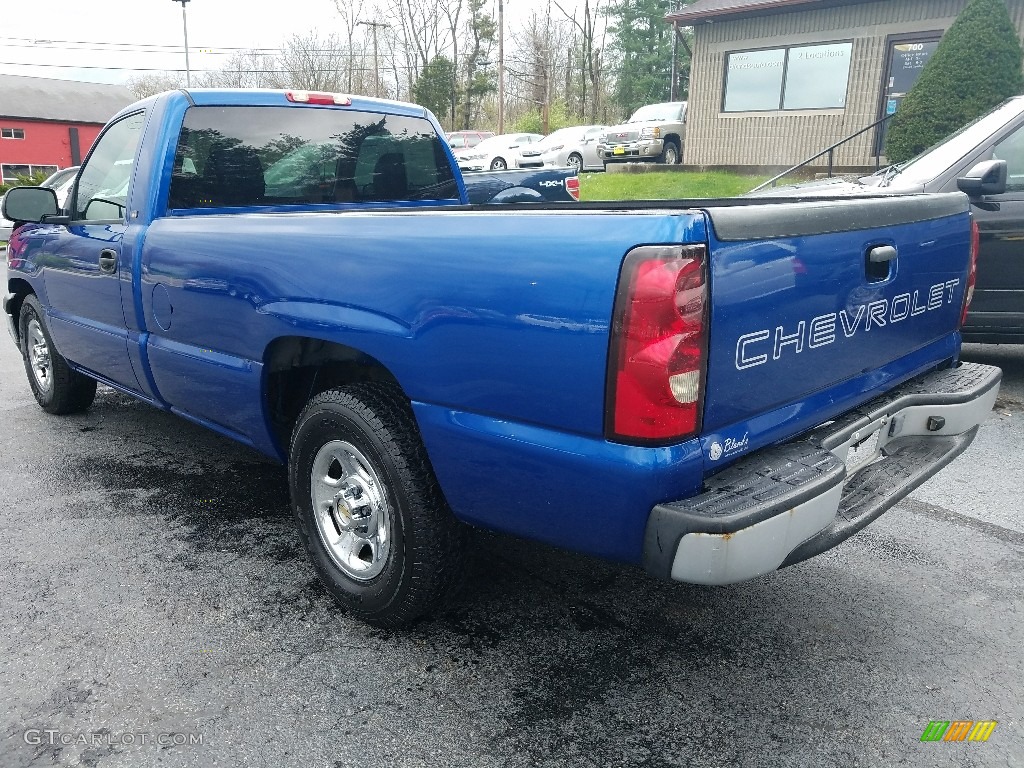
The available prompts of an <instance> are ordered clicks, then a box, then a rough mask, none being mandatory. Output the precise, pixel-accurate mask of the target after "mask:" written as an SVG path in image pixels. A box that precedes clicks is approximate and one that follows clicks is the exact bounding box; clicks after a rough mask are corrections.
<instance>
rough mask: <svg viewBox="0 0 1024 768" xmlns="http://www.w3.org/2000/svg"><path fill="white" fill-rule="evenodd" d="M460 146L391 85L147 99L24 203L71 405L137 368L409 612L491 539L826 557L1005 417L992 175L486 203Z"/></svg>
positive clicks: (337, 582)
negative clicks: (979, 281)
mask: <svg viewBox="0 0 1024 768" xmlns="http://www.w3.org/2000/svg"><path fill="white" fill-rule="evenodd" d="M441 137H442V134H441V133H440V129H439V126H438V125H437V123H436V121H435V120H434V119H433V118H432V117H431V115H430V114H429V113H428V112H426V111H424V110H423V109H421V108H417V107H413V106H410V105H402V104H397V103H390V102H382V101H376V100H364V99H360V98H357V97H352V98H347V97H340V96H326V97H320V96H317V97H316V98H312V99H311V98H310V97H309V95H308V94H299V95H298V96H296V95H295V94H291V93H285V92H271V91H203V90H197V91H187V92H186V91H178V92H172V93H166V94H162V95H159V96H156V97H153V98H150V99H148V100H145V101H142V102H139V103H137V104H135V105H133V106H130V107H128V108H126V109H125V110H124V111H123V112H121V113H120V114H119V115H117V116H116V117H115V118H114V119H113V120H112V121H111V123H110V124H109V125H108V126H107V127H106V128H105V129H104V131H103V133H102V134H101V136H100V137H99V139H98V140H97V142H96V144H95V146H94V147H93V149H92V150H91V153H90V155H89V157H88V158H87V159H86V161H85V163H84V165H83V168H82V170H81V171H80V173H79V176H78V179H77V182H76V186H75V189H74V190H73V192H72V194H71V196H70V198H69V202H68V203H67V207H66V208H65V209H58V206H57V203H56V200H55V198H54V196H53V193H52V191H51V190H47V189H37V188H22V189H14V190H11V191H10V192H9V193H8V195H7V197H6V200H5V202H4V210H5V213H6V215H7V216H8V217H9V218H11V219H12V220H15V221H18V222H23V224H21V225H20V226H19V228H18V229H17V230H16V231H15V234H14V236H13V237H12V241H11V244H10V248H9V252H8V256H7V268H8V275H7V282H6V288H7V292H6V295H5V298H4V301H3V306H4V309H5V310H6V312H7V314H8V316H9V318H10V330H11V333H12V335H13V337H14V339H15V341H16V343H17V344H18V345H19V348H20V349H21V351H22V353H23V356H24V359H25V368H26V371H27V377H28V384H29V386H30V387H31V389H32V392H33V393H34V395H35V397H36V399H37V400H38V402H39V404H40V406H42V408H43V409H44V410H45V411H47V412H49V413H51V414H68V413H74V412H76V411H81V410H83V409H85V408H88V407H89V405H90V403H91V402H92V400H93V397H94V395H95V391H96V383H97V382H101V383H103V384H106V385H108V386H110V387H113V388H115V389H117V390H120V391H122V392H126V393H129V394H131V395H134V396H135V397H137V398H140V399H142V400H144V401H146V402H148V403H151V404H152V405H153V406H155V407H157V408H162V409H165V410H168V411H171V412H173V413H175V414H178V415H180V416H182V417H184V418H186V419H188V420H190V421H193V422H196V423H198V424H201V425H203V426H206V427H208V428H210V429H213V430H216V431H217V432H219V433H221V434H223V435H225V436H227V437H230V438H232V439H234V440H237V441H239V442H241V443H244V444H246V445H248V446H251V447H252V448H254V449H256V450H258V451H261V452H263V453H264V454H266V455H268V456H271V457H274V458H275V459H277V460H279V461H281V462H284V463H287V465H288V476H289V483H290V492H291V499H292V506H293V508H294V512H295V515H296V518H297V521H298V530H299V534H300V537H301V539H302V541H303V543H304V545H305V547H306V549H307V551H308V553H309V555H310V558H311V560H312V562H313V564H314V566H315V568H316V571H317V573H318V574H319V576H320V577H321V578H322V579H323V581H324V583H325V584H326V585H327V586H328V588H329V589H330V590H331V592H332V593H333V594H334V595H335V596H336V598H337V599H338V601H339V602H340V603H341V604H342V605H343V606H344V607H346V608H347V609H348V610H349V611H351V612H352V613H353V614H355V615H357V616H359V617H360V618H362V619H364V620H366V621H368V622H371V623H374V624H377V625H383V626H399V625H402V624H406V623H408V622H410V621H412V620H414V619H416V618H417V617H418V616H421V615H423V614H425V613H426V612H427V611H429V610H431V609H432V608H433V607H434V606H436V605H437V604H438V602H439V601H440V600H442V598H443V597H444V595H445V594H446V593H447V592H448V590H449V589H450V587H451V585H452V584H453V583H454V582H455V581H456V580H457V577H458V573H459V570H460V564H461V562H462V558H463V555H464V553H465V550H466V547H467V546H469V543H468V542H470V541H471V539H470V538H467V536H466V530H467V525H473V526H479V527H483V528H488V529H494V530H500V531H505V532H509V533H512V534H516V535H519V536H523V537H529V538H532V539H536V540H540V541H544V542H548V543H550V544H553V545H557V546H560V547H565V548H569V549H573V550H577V551H581V552H586V553H590V554H593V555H596V556H600V557H604V558H609V559H612V560H617V561H620V562H623V563H630V564H635V565H638V566H642V567H643V568H645V569H646V570H647V571H648V572H649V573H651V574H652V575H654V576H656V577H658V578H662V579H674V580H677V581H683V582H695V583H703V584H726V583H732V582H737V581H742V580H745V579H751V578H754V577H757V576H760V575H762V574H766V573H769V572H771V571H773V570H775V569H777V568H780V567H783V566H788V565H792V564H794V563H798V562H800V561H802V560H805V559H806V558H809V557H812V556H813V555H815V554H818V553H820V552H822V551H824V550H826V549H829V548H830V547H833V546H835V545H836V544H838V543H839V542H841V541H843V540H844V539H846V538H847V537H849V536H851V535H853V534H854V533H855V532H856V531H858V530H860V529H861V528H863V527H864V526H865V525H867V524H868V523H869V522H871V521H872V520H874V519H875V518H877V517H878V516H879V515H880V514H882V513H883V512H884V511H885V510H887V509H889V508H890V507H892V506H893V505H894V504H895V503H896V502H897V501H899V500H900V499H901V498H903V497H905V496H906V495H907V494H908V493H910V492H911V491H912V490H913V489H914V488H916V487H917V486H919V485H920V484H921V483H923V482H924V481H925V480H926V479H927V478H928V477H930V476H931V475H932V474H933V473H934V472H936V471H938V470H939V469H940V468H941V467H942V466H944V465H945V464H946V463H948V462H949V461H951V460H952V459H953V458H954V457H955V456H957V455H958V454H959V453H960V452H961V451H963V450H964V449H965V448H966V447H967V445H968V444H969V443H970V442H971V440H972V439H973V438H974V436H975V434H976V433H977V430H978V428H979V425H980V424H981V423H982V421H984V419H985V418H986V415H987V413H988V412H989V410H990V409H991V407H992V405H993V402H994V400H995V398H996V394H997V392H998V388H999V381H1000V375H1001V374H1000V371H999V369H997V368H992V367H988V366H982V365H972V364H966V363H961V362H960V361H959V350H960V333H959V330H958V328H959V326H960V324H961V322H962V319H963V317H964V314H965V313H966V311H967V307H968V304H969V301H970V297H971V290H972V285H973V280H974V261H973V259H974V256H975V255H976V252H977V228H976V227H974V226H973V225H972V222H971V217H970V214H969V204H968V200H967V198H966V197H965V196H964V195H963V194H960V193H949V194H909V195H900V196H892V195H888V196H877V197H873V196H870V195H868V196H865V197H862V198H857V199H820V198H819V199H813V200H799V199H794V200H780V199H760V200H759V199H736V200H678V201H663V202H654V203H607V204H596V203H583V204H580V203H521V204H517V203H512V204H509V205H499V206H495V205H487V204H484V205H474V204H472V203H471V201H470V199H469V197H468V196H467V193H466V189H465V183H464V181H463V180H462V179H461V177H460V175H459V173H458V170H457V168H456V166H455V163H454V162H453V159H452V156H451V152H450V150H448V148H447V147H446V145H445V142H444V141H443V140H442V138H441ZM311 159H313V160H315V161H316V162H313V163H312V164H311V163H310V160H311ZM311 169H312V170H311Z"/></svg>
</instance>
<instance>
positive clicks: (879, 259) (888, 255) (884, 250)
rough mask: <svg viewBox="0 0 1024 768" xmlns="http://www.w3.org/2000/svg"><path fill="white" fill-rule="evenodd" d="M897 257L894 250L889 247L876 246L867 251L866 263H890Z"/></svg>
mask: <svg viewBox="0 0 1024 768" xmlns="http://www.w3.org/2000/svg"><path fill="white" fill-rule="evenodd" d="M897 255H898V254H897V253H896V249H895V248H893V247H892V246H891V245H876V246H875V247H874V248H872V249H871V250H870V251H868V261H872V262H874V263H875V264H881V263H883V262H886V261H892V260H893V259H895V258H896V256H897Z"/></svg>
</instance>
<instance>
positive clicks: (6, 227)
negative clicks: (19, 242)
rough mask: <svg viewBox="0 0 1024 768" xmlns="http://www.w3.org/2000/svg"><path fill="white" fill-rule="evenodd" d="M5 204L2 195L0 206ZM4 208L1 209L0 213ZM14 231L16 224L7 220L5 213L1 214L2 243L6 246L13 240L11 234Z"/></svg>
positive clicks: (0, 232) (0, 241)
mask: <svg viewBox="0 0 1024 768" xmlns="http://www.w3.org/2000/svg"><path fill="white" fill-rule="evenodd" d="M3 204H4V196H3V195H0V206H3ZM2 210H3V208H2V207H0V211H2ZM13 229H14V222H13V221H11V220H10V219H5V218H4V215H3V213H0V243H4V244H6V243H7V241H8V240H10V239H11V232H12V230H13Z"/></svg>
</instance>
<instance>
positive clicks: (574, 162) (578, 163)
mask: <svg viewBox="0 0 1024 768" xmlns="http://www.w3.org/2000/svg"><path fill="white" fill-rule="evenodd" d="M582 166H583V161H582V160H580V159H579V158H578V157H576V155H572V156H571V157H570V158H569V167H570V168H573V169H575V170H576V172H577V173H578V172H579V170H580V168H581V167H582Z"/></svg>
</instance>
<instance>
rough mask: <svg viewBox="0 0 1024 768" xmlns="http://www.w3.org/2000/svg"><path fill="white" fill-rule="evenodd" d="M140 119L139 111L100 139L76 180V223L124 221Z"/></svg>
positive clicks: (140, 126)
mask: <svg viewBox="0 0 1024 768" xmlns="http://www.w3.org/2000/svg"><path fill="white" fill-rule="evenodd" d="M143 117H144V115H143V113H141V112H139V113H137V114H134V115H129V116H128V117H126V118H124V119H123V120H119V121H118V122H116V123H114V124H113V125H112V126H110V127H109V128H108V129H107V130H106V131H104V132H103V135H102V136H100V138H99V141H98V143H97V144H96V147H95V149H93V151H92V154H91V155H90V156H89V160H88V161H87V162H86V164H85V167H83V168H82V172H81V174H80V175H79V177H78V189H77V191H76V193H75V203H74V212H73V218H75V219H76V220H78V221H109V220H112V219H123V218H124V216H125V211H126V210H127V204H128V184H129V182H130V181H131V178H132V168H133V167H134V166H135V152H136V150H137V149H138V147H139V140H140V139H141V137H142V123H143Z"/></svg>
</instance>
